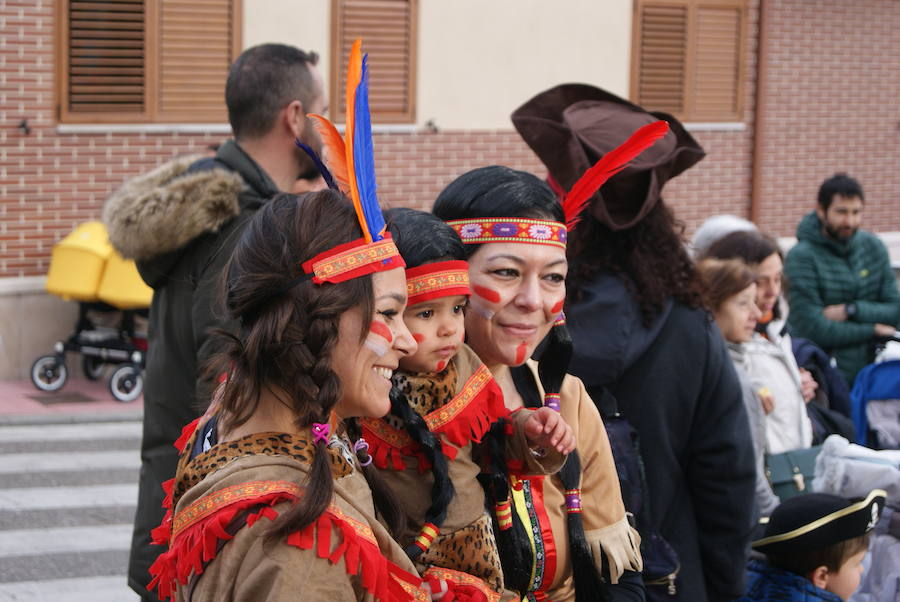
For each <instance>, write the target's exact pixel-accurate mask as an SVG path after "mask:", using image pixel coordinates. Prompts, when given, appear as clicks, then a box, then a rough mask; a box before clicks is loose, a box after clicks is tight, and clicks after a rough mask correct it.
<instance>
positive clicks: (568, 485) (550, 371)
mask: <svg viewBox="0 0 900 602" xmlns="http://www.w3.org/2000/svg"><path fill="white" fill-rule="evenodd" d="M571 358H572V338H571V337H570V336H569V331H568V329H567V328H566V325H565V323H564V322H562V323H558V324H557V325H555V326H554V327H553V328H551V329H550V334H549V335H548V336H547V347H546V348H545V349H544V353H543V355H541V361H540V362H539V363H538V377H539V378H540V380H541V386H543V388H544V394H545V395H546V394H548V393H549V394H557V395H558V394H559V391H560V389H561V388H562V383H563V379H564V378H565V376H566V371H567V370H568V367H569V361H570V360H571ZM525 403H526V404H528V403H529V401H528V400H527V399H526V401H525ZM531 405H532V406H533V402H532V404H531ZM557 475H558V476H559V479H560V480H561V481H562V484H563V487H564V488H565V489H566V491H567V492H568V491H574V490H579V495H580V489H581V458H580V457H579V456H578V450H577V449H575V450H572V453H570V454H569V457H568V458H567V459H566V463H565V464H564V465H563V467H562V469H560V471H559V472H558V473H557ZM566 526H567V528H568V531H569V550H570V552H571V553H572V580H573V582H574V584H575V600H576V602H594V601H601V600H609V599H610V593H609V588H608V587H607V584H606V582H605V581H603V580H602V579H601V577H600V574H599V573H598V572H597V568H596V564H595V563H594V558H593V555H592V554H591V548H590V546H589V545H588V542H587V540H586V539H585V536H584V524H583V522H582V520H581V512H566Z"/></svg>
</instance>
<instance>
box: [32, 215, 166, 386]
mask: <svg viewBox="0 0 900 602" xmlns="http://www.w3.org/2000/svg"><path fill="white" fill-rule="evenodd" d="M47 292H49V293H51V294H53V295H56V296H58V297H62V298H63V299H65V300H67V301H68V300H72V301H77V302H78V321H77V322H76V324H75V331H74V332H73V333H72V334H71V335H70V336H69V337H68V338H67V339H65V340H63V341H59V342H57V343H56V344H55V345H54V347H53V353H52V354H48V355H43V356H41V357H39V358H38V359H37V360H35V362H34V364H32V366H31V381H32V382H33V383H34V386H35V387H37V388H38V389H40V390H41V391H58V390H59V389H61V388H62V387H63V385H65V384H66V380H68V377H69V370H68V367H67V366H66V353H68V352H77V353H80V354H81V358H82V364H81V368H82V371H83V372H84V375H85V377H86V378H88V379H89V380H98V379H99V378H100V377H101V376H102V374H103V369H104V367H105V366H106V365H109V364H112V365H115V366H116V368H115V370H114V371H113V373H112V375H111V376H110V378H109V392H110V393H111V394H112V396H113V397H114V398H115V399H117V400H118V401H122V402H130V401H134V400H135V399H137V398H138V397H140V395H141V393H142V392H143V389H144V376H143V370H144V362H145V357H146V355H147V337H146V334H142V333H138V332H137V330H136V318H137V317H139V316H143V317H145V318H146V315H147V308H148V307H149V305H150V300H151V298H152V296H153V291H152V289H150V288H149V287H148V286H147V285H146V284H144V282H143V281H142V280H141V277H140V275H138V272H137V268H136V267H135V265H134V262H131V261H126V260H125V259H123V258H122V257H121V256H120V255H119V254H118V253H116V252H115V250H114V249H113V248H112V246H111V245H110V244H109V240H108V238H107V234H106V228H105V227H104V226H103V224H102V223H100V222H86V223H84V224H82V225H80V226H79V227H78V228H76V229H75V230H74V231H73V232H72V233H71V234H69V235H68V236H66V237H65V238H64V239H63V240H61V241H60V242H59V243H58V244H56V245H55V246H54V247H53V255H52V258H51V260H50V271H49V273H48V274H47ZM104 314H105V317H106V318H107V322H108V318H110V317H113V318H118V322H117V323H113V324H111V325H100V324H98V323H99V322H100V321H101V318H102V317H103V315H104Z"/></svg>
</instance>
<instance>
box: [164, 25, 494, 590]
mask: <svg viewBox="0 0 900 602" xmlns="http://www.w3.org/2000/svg"><path fill="white" fill-rule="evenodd" d="M348 71H349V76H348V86H347V89H348V103H347V104H348V106H349V107H352V109H351V110H350V111H348V113H349V115H348V121H347V123H348V127H347V138H346V148H345V150H346V155H347V157H348V159H347V164H348V165H349V166H351V167H350V169H349V172H348V173H349V175H348V178H349V182H350V186H349V192H350V195H349V196H350V198H351V200H352V202H348V200H347V199H346V198H345V197H343V196H342V195H341V194H340V193H339V192H335V191H333V190H326V191H322V192H317V193H311V194H308V195H305V196H303V197H296V196H293V195H283V196H280V197H278V198H275V199H273V200H272V201H271V202H269V203H267V204H266V206H265V207H264V208H263V209H261V210H260V211H259V212H258V213H257V215H256V216H255V217H254V219H253V220H252V221H251V223H250V224H249V225H248V227H247V228H246V230H245V232H244V234H243V235H242V237H241V239H240V241H239V242H238V244H237V245H236V247H235V250H234V253H233V255H232V257H231V259H230V261H229V263H228V265H227V267H226V269H225V273H224V281H223V284H224V300H225V308H226V311H227V313H228V316H229V318H231V319H233V320H235V321H236V322H238V323H239V324H240V326H239V328H238V331H237V332H236V333H235V334H227V333H222V336H223V337H224V345H223V351H222V352H221V353H220V354H219V355H218V356H217V357H216V358H215V362H214V363H213V369H215V370H216V372H215V373H220V374H223V375H224V377H223V381H222V384H221V386H220V387H219V389H218V391H217V392H216V395H215V400H214V403H213V404H212V406H211V409H210V411H209V412H207V414H206V415H205V416H204V417H202V418H200V419H199V420H198V421H196V422H194V423H192V424H191V425H188V426H187V427H186V428H185V430H184V433H183V435H182V438H181V439H180V440H179V441H178V442H176V444H175V445H176V447H177V448H178V449H179V450H180V451H181V458H180V461H179V464H178V469H177V472H176V476H175V478H174V479H173V480H172V481H169V482H168V483H167V484H166V485H165V486H164V488H165V489H166V491H167V499H166V506H167V507H168V508H169V512H168V514H167V516H166V518H165V519H164V520H163V523H162V524H161V525H160V527H159V528H157V529H156V530H154V532H153V538H154V543H157V544H160V545H166V546H168V549H167V550H165V551H164V552H162V553H161V554H160V556H159V558H158V559H157V561H156V562H155V563H154V564H153V566H152V567H151V573H152V575H153V580H152V581H151V583H150V586H149V587H150V588H152V589H156V590H157V591H158V593H159V595H160V597H161V598H163V599H172V598H174V599H177V600H179V601H187V600H193V601H202V600H207V601H213V600H214V601H216V602H220V601H228V600H233V601H245V600H246V601H250V600H285V601H287V600H366V601H372V600H385V601H390V602H393V601H395V600H429V599H431V597H432V594H431V592H439V593H443V596H442V599H444V600H454V599H457V600H472V601H478V600H484V599H485V597H484V596H483V595H481V594H480V592H479V591H477V590H473V589H472V588H469V587H468V586H466V585H464V584H454V583H448V582H446V581H442V580H440V579H432V580H430V581H428V582H423V580H422V579H421V578H420V577H419V575H418V574H417V572H416V569H415V567H414V566H413V564H412V563H411V561H410V560H409V558H408V557H407V555H406V554H405V553H404V551H403V549H402V548H401V547H400V546H399V545H398V544H397V543H396V541H395V540H394V539H393V537H392V534H393V533H399V532H400V529H401V527H402V522H403V521H402V519H403V517H402V515H401V514H400V513H399V511H398V506H397V504H396V503H394V501H393V499H392V498H391V496H390V492H389V490H387V489H386V488H385V487H383V486H382V485H381V484H380V482H379V480H378V479H377V474H375V473H374V472H373V471H372V470H371V469H369V468H367V465H368V464H370V458H369V456H368V454H367V452H366V444H365V442H364V441H363V440H362V439H360V438H358V432H359V427H358V425H357V424H356V422H355V419H356V417H361V416H376V417H377V416H383V415H384V414H386V413H387V412H388V410H389V409H390V398H389V393H390V390H391V381H390V377H391V375H392V372H393V370H394V369H396V368H397V365H398V361H399V359H400V358H401V357H403V356H406V355H409V354H411V353H414V352H415V350H416V343H415V341H414V339H413V338H412V336H411V334H410V332H409V330H408V329H407V328H406V326H405V325H404V323H403V319H402V315H403V310H404V308H405V306H406V301H407V294H406V278H405V275H404V272H403V270H402V268H403V267H404V265H405V264H404V262H403V259H402V257H401V256H400V254H399V252H398V250H397V247H396V245H395V244H394V243H393V241H392V240H391V238H390V235H389V234H387V233H386V232H385V224H384V220H383V217H382V215H381V210H380V207H379V206H378V201H377V199H376V198H375V194H374V193H375V178H374V175H375V174H374V169H373V166H372V155H371V131H370V125H369V121H368V103H367V99H366V92H367V87H366V86H367V84H366V66H365V58H364V57H362V56H361V53H360V44H359V41H357V43H356V44H354V47H353V50H352V52H351V60H350V69H349V70H348ZM298 144H299V143H298ZM321 169H322V170H323V171H322V173H323V177H325V179H326V180H327V181H330V182H333V180H332V178H331V177H330V174H328V173H327V170H324V167H322V168H321ZM354 214H355V216H354ZM383 525H387V527H385V526H383ZM389 529H390V530H389Z"/></svg>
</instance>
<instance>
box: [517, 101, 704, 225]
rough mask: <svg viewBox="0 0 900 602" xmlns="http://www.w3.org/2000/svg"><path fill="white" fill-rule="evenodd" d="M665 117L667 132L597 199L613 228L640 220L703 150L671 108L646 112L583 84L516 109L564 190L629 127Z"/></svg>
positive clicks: (601, 216) (599, 212)
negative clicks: (665, 111)
mask: <svg viewBox="0 0 900 602" xmlns="http://www.w3.org/2000/svg"><path fill="white" fill-rule="evenodd" d="M660 119H662V120H664V121H667V122H669V126H670V131H669V133H668V134H666V135H665V137H664V138H662V139H661V140H659V141H658V142H657V143H656V144H655V145H654V146H653V147H651V148H650V149H648V150H647V151H645V152H644V153H642V154H641V155H640V156H639V157H637V158H636V159H634V160H633V161H632V162H631V163H630V164H629V165H628V166H627V167H626V168H625V169H624V170H622V171H621V172H620V173H619V174H617V175H616V176H615V177H613V178H612V179H610V180H609V181H608V182H607V183H606V184H605V185H604V186H603V188H602V189H601V190H600V192H598V193H597V194H596V196H595V199H594V201H593V203H592V207H591V211H592V213H593V214H594V217H596V218H597V219H598V220H600V221H601V222H602V223H604V224H606V225H607V226H609V227H610V228H612V229H613V230H624V229H625V228H630V227H632V226H634V225H635V224H636V223H637V222H639V221H640V220H641V219H643V217H644V216H645V215H647V213H648V212H649V211H650V210H651V209H652V208H653V206H654V205H655V204H656V202H657V201H658V200H659V197H660V193H661V191H662V187H663V185H664V184H665V183H666V181H668V180H669V179H670V178H674V177H675V176H677V175H678V174H680V173H681V172H683V171H684V170H686V169H687V168H689V167H691V166H692V165H694V164H695V163H697V162H698V161H699V160H700V159H702V158H703V157H704V156H705V154H706V153H705V152H704V151H703V148H702V147H701V146H700V145H699V144H697V141H696V140H694V138H693V137H692V136H691V135H690V134H689V133H688V132H687V130H685V129H684V126H683V125H681V123H679V122H678V120H677V119H675V118H674V117H672V116H671V115H669V114H667V113H662V112H658V111H652V112H651V111H645V110H644V109H642V108H641V107H639V106H637V105H635V104H632V103H630V102H628V101H627V100H625V99H623V98H619V97H618V96H616V95H615V94H612V93H610V92H607V91H605V90H601V89H600V88H595V87H594V86H589V85H586V84H563V85H560V86H556V87H555V88H551V89H549V90H546V91H544V92H541V93H540V94H538V95H537V96H535V97H534V98H532V99H531V100H529V101H528V102H526V103H525V104H524V105H522V106H521V107H519V108H518V109H516V111H515V112H514V113H513V114H512V121H513V125H514V126H515V128H516V130H518V132H519V134H521V136H522V138H524V139H525V142H526V143H527V144H528V146H530V147H531V149H532V150H533V151H534V152H535V153H536V154H537V156H538V157H539V158H540V159H541V161H543V163H544V165H546V166H547V169H548V170H549V171H550V176H551V178H552V179H553V180H555V181H556V183H558V184H559V186H560V187H561V188H563V189H564V190H569V189H570V188H571V187H572V185H573V184H575V182H576V181H577V180H578V178H580V177H581V175H582V174H583V173H584V172H585V171H586V170H587V169H588V168H590V167H591V166H592V165H593V164H594V163H596V162H597V160H599V159H600V158H601V157H602V156H603V155H604V154H606V153H607V152H609V151H610V150H612V149H614V148H616V147H617V146H619V145H620V144H622V142H624V141H625V140H626V139H627V138H628V137H629V136H630V135H631V134H632V132H634V131H635V130H637V129H638V128H639V127H641V126H643V125H646V124H648V123H651V122H653V121H657V120H660Z"/></svg>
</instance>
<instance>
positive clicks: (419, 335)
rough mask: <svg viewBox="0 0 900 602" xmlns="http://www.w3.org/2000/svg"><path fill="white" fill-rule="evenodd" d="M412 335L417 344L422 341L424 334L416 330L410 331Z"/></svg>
mask: <svg viewBox="0 0 900 602" xmlns="http://www.w3.org/2000/svg"><path fill="white" fill-rule="evenodd" d="M412 337H413V339H414V340H415V341H416V343H418V344H419V345H421V344H422V342H423V341H425V335H424V334H419V333H418V332H414V333H412Z"/></svg>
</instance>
